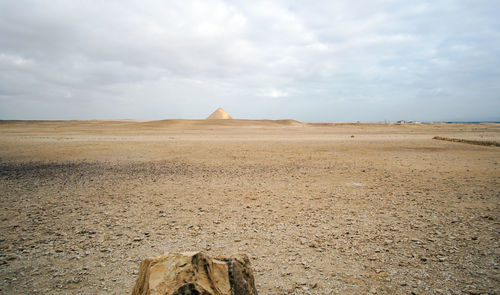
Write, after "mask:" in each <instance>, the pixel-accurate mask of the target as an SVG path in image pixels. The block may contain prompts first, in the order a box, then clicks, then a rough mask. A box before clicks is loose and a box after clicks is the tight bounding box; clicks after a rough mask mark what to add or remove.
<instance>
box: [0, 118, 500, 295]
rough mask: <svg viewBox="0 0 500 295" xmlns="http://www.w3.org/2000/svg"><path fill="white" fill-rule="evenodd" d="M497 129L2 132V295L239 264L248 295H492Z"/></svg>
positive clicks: (496, 258) (91, 125)
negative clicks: (173, 259)
mask: <svg viewBox="0 0 500 295" xmlns="http://www.w3.org/2000/svg"><path fill="white" fill-rule="evenodd" d="M434 136H442V137H449V138H462V139H467V140H488V141H497V142H500V125H498V124H476V125H473V124H470V125H469V124H403V125H396V124H394V125H390V124H333V123H331V124H306V123H299V122H296V121H293V120H283V121H245V120H209V121H195V120H165V121H154V122H144V121H126V120H124V121H70V122H68V121H60V122H0V195H1V196H0V203H1V206H0V233H1V235H0V236H1V237H0V270H1V271H0V293H2V294H127V293H129V292H130V291H131V290H132V287H133V285H134V282H135V279H136V278H137V272H138V270H139V263H140V261H141V260H142V259H144V258H145V257H150V256H157V255H161V254H163V253H176V252H183V251H197V250H202V251H205V252H206V253H208V254H209V255H214V256H215V255H229V254H231V253H237V252H242V253H246V254H248V255H249V257H250V258H251V262H252V265H253V268H254V271H255V279H256V282H257V288H258V291H259V293H260V294H366V293H373V294H375V293H376V294H412V292H413V294H482V293H484V294H499V293H500V282H499V280H500V271H499V266H500V239H499V234H500V224H499V221H500V208H499V207H500V206H499V205H500V169H499V163H500V148H499V147H495V146H479V145H470V144H466V143H458V142H448V141H442V140H433V139H432V138H433V137H434Z"/></svg>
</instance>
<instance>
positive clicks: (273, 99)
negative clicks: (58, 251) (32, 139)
mask: <svg viewBox="0 0 500 295" xmlns="http://www.w3.org/2000/svg"><path fill="white" fill-rule="evenodd" d="M499 9H500V4H497V2H496V1H466V0H463V1H444V0H438V1H404V2H401V1H392V0H379V1H334V2H332V1H313V3H311V2H310V1H251V2H249V1H222V0H207V1H104V2H103V1H50V2H42V1H34V0H33V1H25V0H20V1H0V119H94V118H103V119H104V118H137V119H162V118H203V117H205V116H207V115H208V114H209V113H211V112H212V111H213V109H215V108H216V107H218V106H222V107H224V108H225V109H226V110H228V112H229V113H231V115H233V117H239V118H273V119H278V118H295V119H299V120H304V121H357V120H360V121H380V120H397V119H408V120H500V115H499V113H498V111H497V110H498V109H500V97H499V93H500V91H499V90H500V89H499V88H500V86H498V85H500V60H499V57H498V54H497V53H498V52H500V38H499V34H500V33H499V32H500V21H498V20H497V17H496V16H495V11H498V10H499Z"/></svg>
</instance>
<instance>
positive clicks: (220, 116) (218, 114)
mask: <svg viewBox="0 0 500 295" xmlns="http://www.w3.org/2000/svg"><path fill="white" fill-rule="evenodd" d="M213 119H215V120H224V119H232V117H231V116H229V114H228V113H226V111H224V110H223V109H222V108H218V109H217V110H216V111H215V112H213V113H212V114H211V115H210V116H208V118H207V120H213Z"/></svg>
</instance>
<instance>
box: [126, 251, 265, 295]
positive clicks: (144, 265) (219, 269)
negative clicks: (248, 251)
mask: <svg viewBox="0 0 500 295" xmlns="http://www.w3.org/2000/svg"><path fill="white" fill-rule="evenodd" d="M160 294H161V295H190V294H192V295H194V294H199V295H257V290H256V288H255V282H254V278H253V272H252V269H251V267H250V260H249V259H248V257H247V256H246V255H244V254H236V255H233V256H231V257H229V258H225V257H216V258H211V257H208V256H206V255H205V254H203V253H201V252H188V253H182V254H167V255H162V256H159V257H154V258H147V259H145V260H143V261H142V262H141V266H140V268H139V277H138V278H137V281H136V283H135V287H134V290H133V291H132V295H160Z"/></svg>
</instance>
